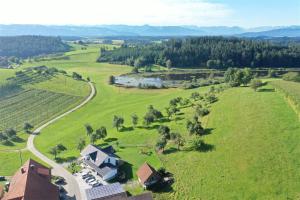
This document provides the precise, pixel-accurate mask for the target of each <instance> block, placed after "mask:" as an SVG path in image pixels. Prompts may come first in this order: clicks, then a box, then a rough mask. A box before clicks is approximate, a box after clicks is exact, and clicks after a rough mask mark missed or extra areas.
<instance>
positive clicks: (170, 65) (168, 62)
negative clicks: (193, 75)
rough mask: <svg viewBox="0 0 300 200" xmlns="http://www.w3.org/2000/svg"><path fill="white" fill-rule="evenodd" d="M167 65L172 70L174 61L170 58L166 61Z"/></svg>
mask: <svg viewBox="0 0 300 200" xmlns="http://www.w3.org/2000/svg"><path fill="white" fill-rule="evenodd" d="M166 67H167V68H168V69H169V70H170V69H171V68H172V61H171V60H170V59H169V60H167V62H166Z"/></svg>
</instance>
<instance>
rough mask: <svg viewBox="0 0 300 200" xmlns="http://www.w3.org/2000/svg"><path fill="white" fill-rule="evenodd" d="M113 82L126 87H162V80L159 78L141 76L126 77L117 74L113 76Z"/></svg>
mask: <svg viewBox="0 0 300 200" xmlns="http://www.w3.org/2000/svg"><path fill="white" fill-rule="evenodd" d="M115 84H118V85H122V86H127V87H139V86H141V87H156V88H162V87H163V81H162V80H161V79H160V78H142V77H139V78H137V77H128V76H117V77H115Z"/></svg>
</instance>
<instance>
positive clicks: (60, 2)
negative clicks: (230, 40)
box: [0, 0, 233, 25]
mask: <svg viewBox="0 0 300 200" xmlns="http://www.w3.org/2000/svg"><path fill="white" fill-rule="evenodd" d="M1 8H2V9H1V12H0V23H6V24H7V23H19V24H93V25H95V24H130V25H142V24H151V25H191V24H193V25H216V24H222V22H225V21H226V20H228V19H229V17H230V16H231V14H232V12H233V11H232V10H231V9H230V8H229V7H228V6H226V5H224V4H220V3H211V2H209V1H202V0H26V1H23V0H1Z"/></svg>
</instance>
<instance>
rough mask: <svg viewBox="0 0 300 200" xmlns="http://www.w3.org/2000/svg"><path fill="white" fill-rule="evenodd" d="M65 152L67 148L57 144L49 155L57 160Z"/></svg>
mask: <svg viewBox="0 0 300 200" xmlns="http://www.w3.org/2000/svg"><path fill="white" fill-rule="evenodd" d="M65 150H67V148H66V147H65V146H64V145H63V144H57V145H56V146H54V147H52V148H51V149H50V151H49V153H50V154H52V155H54V158H55V159H56V156H57V155H58V154H59V153H61V152H62V151H65Z"/></svg>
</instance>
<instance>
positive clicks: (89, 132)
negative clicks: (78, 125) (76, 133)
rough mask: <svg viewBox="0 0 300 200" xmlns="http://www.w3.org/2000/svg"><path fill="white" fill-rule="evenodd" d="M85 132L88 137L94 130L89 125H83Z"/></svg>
mask: <svg viewBox="0 0 300 200" xmlns="http://www.w3.org/2000/svg"><path fill="white" fill-rule="evenodd" d="M84 126H85V130H86V135H87V136H90V135H91V134H92V133H93V132H94V129H93V128H92V126H91V125H90V124H85V125H84Z"/></svg>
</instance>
